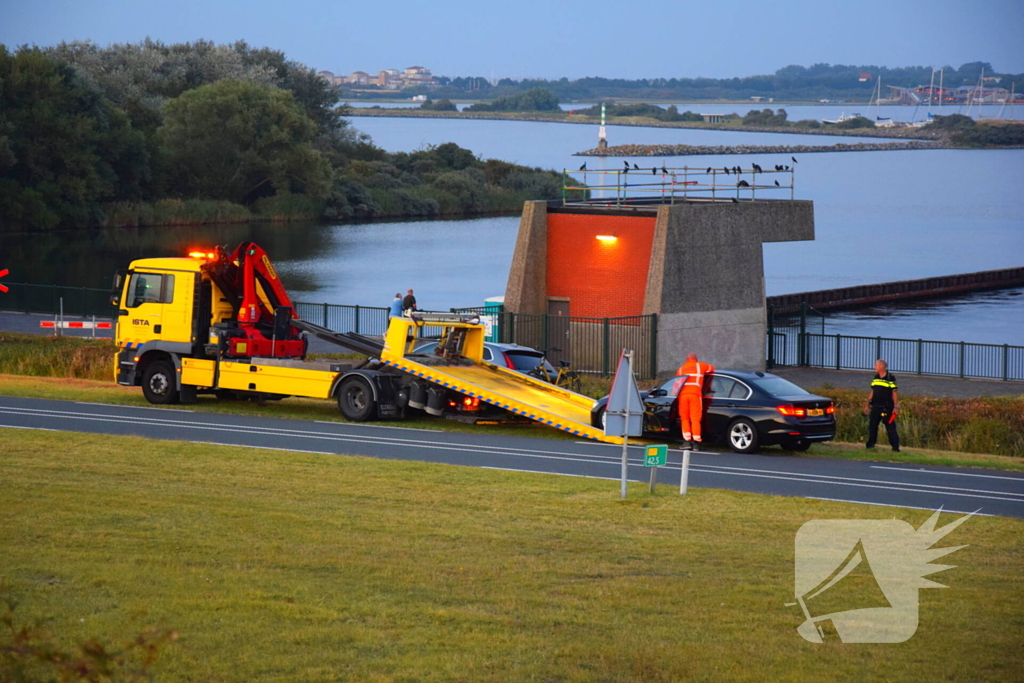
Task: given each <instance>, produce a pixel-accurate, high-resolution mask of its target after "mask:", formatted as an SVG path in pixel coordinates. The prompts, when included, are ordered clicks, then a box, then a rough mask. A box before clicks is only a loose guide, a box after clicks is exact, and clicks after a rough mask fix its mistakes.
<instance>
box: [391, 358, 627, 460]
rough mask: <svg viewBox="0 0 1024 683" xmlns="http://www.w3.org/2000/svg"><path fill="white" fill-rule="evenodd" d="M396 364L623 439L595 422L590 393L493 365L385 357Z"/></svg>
mask: <svg viewBox="0 0 1024 683" xmlns="http://www.w3.org/2000/svg"><path fill="white" fill-rule="evenodd" d="M383 360H384V362H385V363H387V364H388V365H391V366H392V367H396V368H399V369H400V370H404V371H405V372H408V373H409V374H411V375H415V376H417V377H422V378H423V379H425V380H427V381H430V382H433V383H435V384H438V385H440V386H443V387H446V388H448V389H454V390H455V391H458V392H461V393H463V394H465V395H466V396H470V397H473V398H479V399H480V400H481V401H484V402H486V403H490V404H491V405H495V406H498V407H499V408H503V409H505V410H507V411H509V412H511V413H514V414H516V415H521V416H523V417H526V418H529V419H531V420H535V421H537V422H539V423H541V424H544V425H548V426H550V427H554V428H555V429H561V430H562V431H565V432H569V433H570V434H575V435H576V436H581V437H584V438H587V439H596V440H597V441H604V442H607V443H622V439H621V438H620V437H616V436H605V434H604V432H603V431H602V430H601V429H600V428H596V427H593V426H591V424H590V411H591V409H592V408H593V407H594V403H595V401H594V400H593V399H591V398H588V397H586V396H580V395H579V394H574V393H572V392H571V391H567V390H565V389H562V388H561V387H556V386H554V385H553V384H548V383H546V382H541V381H539V380H535V379H533V378H531V377H527V376H526V375H523V374H521V373H518V372H513V371H511V370H506V369H504V368H499V367H496V366H493V365H469V366H434V365H421V364H420V363H416V362H412V361H410V360H409V359H408V358H393V359H383Z"/></svg>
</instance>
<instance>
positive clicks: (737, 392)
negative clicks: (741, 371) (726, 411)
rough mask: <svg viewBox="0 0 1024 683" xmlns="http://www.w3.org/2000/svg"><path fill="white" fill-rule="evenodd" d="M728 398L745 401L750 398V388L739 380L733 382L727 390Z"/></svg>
mask: <svg viewBox="0 0 1024 683" xmlns="http://www.w3.org/2000/svg"><path fill="white" fill-rule="evenodd" d="M729 398H735V399H739V400H741V401H745V400H747V399H748V398H750V389H748V388H747V386H746V385H744V384H743V383H741V382H733V383H732V389H731V390H730V391H729Z"/></svg>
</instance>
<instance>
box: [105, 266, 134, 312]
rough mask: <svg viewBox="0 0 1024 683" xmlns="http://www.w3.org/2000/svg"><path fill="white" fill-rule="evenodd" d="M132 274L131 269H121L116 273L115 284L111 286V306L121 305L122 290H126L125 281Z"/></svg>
mask: <svg viewBox="0 0 1024 683" xmlns="http://www.w3.org/2000/svg"><path fill="white" fill-rule="evenodd" d="M130 275H131V271H130V270H119V271H117V272H116V273H114V284H113V286H111V288H110V305H111V306H114V307H115V308H116V307H118V306H120V305H121V292H122V291H123V290H124V283H125V281H126V280H127V279H128V277H129V276H130Z"/></svg>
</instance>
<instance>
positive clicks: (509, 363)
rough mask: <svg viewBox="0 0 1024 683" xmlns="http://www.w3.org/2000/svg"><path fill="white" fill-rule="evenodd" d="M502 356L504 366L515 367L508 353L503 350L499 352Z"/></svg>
mask: <svg viewBox="0 0 1024 683" xmlns="http://www.w3.org/2000/svg"><path fill="white" fill-rule="evenodd" d="M501 355H502V357H503V358H504V359H505V367H508V368H512V369H513V370H514V369H515V367H516V366H515V365H513V364H512V359H511V358H509V357H508V354H507V353H505V352H504V351H502V352H501Z"/></svg>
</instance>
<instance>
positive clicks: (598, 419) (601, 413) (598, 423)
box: [591, 407, 605, 429]
mask: <svg viewBox="0 0 1024 683" xmlns="http://www.w3.org/2000/svg"><path fill="white" fill-rule="evenodd" d="M591 423H592V424H591V426H593V427H597V428H598V429H604V424H605V409H604V408H603V407H602V408H601V409H600V410H598V412H597V415H595V416H594V419H592V420H591Z"/></svg>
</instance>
